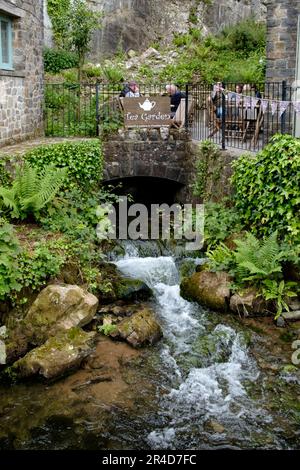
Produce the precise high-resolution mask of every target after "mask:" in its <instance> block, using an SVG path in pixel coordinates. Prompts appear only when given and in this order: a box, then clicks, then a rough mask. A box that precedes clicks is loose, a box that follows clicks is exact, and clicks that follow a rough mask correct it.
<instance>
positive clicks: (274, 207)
mask: <svg viewBox="0 0 300 470" xmlns="http://www.w3.org/2000/svg"><path fill="white" fill-rule="evenodd" d="M233 168H234V174H233V177H232V183H233V186H234V189H235V206H236V208H237V210H238V211H239V213H240V217H241V220H242V222H243V223H244V224H245V226H247V227H249V228H250V227H251V231H253V232H254V234H256V235H259V236H265V235H269V234H270V233H272V232H274V231H275V230H277V231H278V234H279V237H280V238H281V239H284V240H286V241H290V242H292V243H293V244H294V245H297V244H299V241H300V218H299V213H300V192H299V188H300V141H299V140H298V139H295V138H294V137H292V136H290V135H276V136H275V137H274V138H273V139H272V141H271V143H270V144H269V145H267V146H266V147H265V148H264V149H263V150H262V151H261V152H259V153H258V154H256V155H255V156H250V155H243V156H242V157H240V158H239V159H238V160H236V161H235V162H234V163H233Z"/></svg>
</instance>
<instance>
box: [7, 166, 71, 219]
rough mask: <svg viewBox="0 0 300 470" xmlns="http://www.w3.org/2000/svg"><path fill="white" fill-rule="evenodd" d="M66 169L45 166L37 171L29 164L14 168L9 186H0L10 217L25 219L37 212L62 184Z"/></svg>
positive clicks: (35, 214)
mask: <svg viewBox="0 0 300 470" xmlns="http://www.w3.org/2000/svg"><path fill="white" fill-rule="evenodd" d="M65 176H66V169H62V168H55V167H53V166H46V167H45V168H44V170H43V171H40V172H38V170H37V169H36V168H33V167H32V166H31V165H30V164H28V163H25V165H24V166H18V167H17V168H16V177H15V179H14V181H13V184H12V186H11V187H8V188H7V187H3V186H2V187H0V197H1V198H2V201H3V204H4V206H5V207H8V208H9V209H10V210H11V217H13V218H17V219H21V220H23V219H25V218H26V217H28V216H29V215H31V214H32V215H34V216H37V214H38V212H39V211H40V210H41V209H42V208H43V207H44V206H46V204H48V202H50V201H51V200H52V199H53V198H54V196H55V194H56V193H57V192H58V190H59V189H60V187H61V186H62V184H63V180H64V178H65Z"/></svg>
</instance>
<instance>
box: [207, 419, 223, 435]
mask: <svg viewBox="0 0 300 470" xmlns="http://www.w3.org/2000/svg"><path fill="white" fill-rule="evenodd" d="M204 429H205V430H206V431H208V432H209V431H213V432H214V433H218V434H222V433H223V432H224V431H225V428H224V426H223V425H222V424H220V423H218V421H216V420H214V419H210V420H209V421H206V422H205V423H204Z"/></svg>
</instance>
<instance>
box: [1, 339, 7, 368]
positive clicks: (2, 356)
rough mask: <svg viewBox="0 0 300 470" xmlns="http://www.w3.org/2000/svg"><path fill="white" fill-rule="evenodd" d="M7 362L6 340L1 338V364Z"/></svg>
mask: <svg viewBox="0 0 300 470" xmlns="http://www.w3.org/2000/svg"><path fill="white" fill-rule="evenodd" d="M3 364H6V346H5V343H4V341H2V339H0V365H3Z"/></svg>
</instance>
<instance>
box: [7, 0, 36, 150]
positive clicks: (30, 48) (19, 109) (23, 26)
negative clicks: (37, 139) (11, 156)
mask: <svg viewBox="0 0 300 470" xmlns="http://www.w3.org/2000/svg"><path fill="white" fill-rule="evenodd" d="M0 13H1V14H2V15H6V16H9V17H11V18H12V21H13V70H11V71H8V70H1V69H0V146H3V145H5V144H8V143H14V142H17V141H21V140H24V139H27V138H30V137H34V136H37V135H41V134H42V133H43V86H44V85H43V79H44V76H43V35H44V31H43V30H44V28H43V0H10V1H4V0H0Z"/></svg>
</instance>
